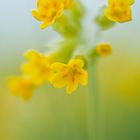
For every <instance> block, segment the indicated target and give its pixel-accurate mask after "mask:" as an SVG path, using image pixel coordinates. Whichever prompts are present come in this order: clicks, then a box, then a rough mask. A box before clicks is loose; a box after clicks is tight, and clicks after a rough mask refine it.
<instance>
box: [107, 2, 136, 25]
mask: <svg viewBox="0 0 140 140" xmlns="http://www.w3.org/2000/svg"><path fill="white" fill-rule="evenodd" d="M133 3H134V0H109V2H108V4H109V5H108V7H107V8H106V10H105V16H106V17H107V18H108V19H109V20H111V21H114V22H127V21H130V20H131V19H132V12H131V5H132V4H133Z"/></svg>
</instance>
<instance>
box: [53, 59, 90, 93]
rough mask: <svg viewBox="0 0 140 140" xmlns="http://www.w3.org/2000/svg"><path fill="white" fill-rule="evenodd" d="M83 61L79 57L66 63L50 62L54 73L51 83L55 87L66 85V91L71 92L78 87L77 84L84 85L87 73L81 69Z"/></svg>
mask: <svg viewBox="0 0 140 140" xmlns="http://www.w3.org/2000/svg"><path fill="white" fill-rule="evenodd" d="M83 67H84V62H83V61H82V60H81V59H72V60H70V61H69V63H68V64H63V63H59V62H56V63H54V64H52V69H53V70H54V72H55V74H54V77H53V78H52V81H51V83H52V84H53V86H54V87H55V88H62V87H64V86H66V91H67V93H68V94H71V93H72V92H73V91H75V90H76V89H77V87H78V84H79V83H80V84H81V85H86V84H87V82H88V74H87V72H86V71H85V70H84V69H83Z"/></svg>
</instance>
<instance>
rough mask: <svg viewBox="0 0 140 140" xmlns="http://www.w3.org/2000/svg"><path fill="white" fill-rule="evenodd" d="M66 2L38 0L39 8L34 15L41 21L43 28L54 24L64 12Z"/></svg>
mask: <svg viewBox="0 0 140 140" xmlns="http://www.w3.org/2000/svg"><path fill="white" fill-rule="evenodd" d="M63 10H64V3H63V1H62V0H37V10H33V11H32V15H33V17H34V18H36V19H37V20H39V21H42V24H41V25H40V28H41V29H44V28H46V27H48V26H49V25H52V24H53V23H54V22H55V21H56V20H57V19H58V18H59V17H60V16H61V15H62V13H63Z"/></svg>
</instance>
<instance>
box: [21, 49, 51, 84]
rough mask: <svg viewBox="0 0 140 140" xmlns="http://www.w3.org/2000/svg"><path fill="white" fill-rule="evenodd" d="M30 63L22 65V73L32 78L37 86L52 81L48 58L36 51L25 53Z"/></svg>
mask: <svg viewBox="0 0 140 140" xmlns="http://www.w3.org/2000/svg"><path fill="white" fill-rule="evenodd" d="M25 57H26V59H27V60H28V62H26V63H24V64H23V65H22V72H23V73H24V74H25V75H27V76H28V77H30V78H31V79H32V80H33V81H34V83H35V84H37V85H40V84H42V83H43V82H45V81H50V79H51V77H52V74H53V72H52V70H51V67H50V62H49V60H48V59H47V57H46V56H45V55H43V54H41V53H38V52H37V51H35V50H29V51H28V52H27V53H25Z"/></svg>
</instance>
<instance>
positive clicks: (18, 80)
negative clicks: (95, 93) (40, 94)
mask: <svg viewBox="0 0 140 140" xmlns="http://www.w3.org/2000/svg"><path fill="white" fill-rule="evenodd" d="M8 87H9V90H10V91H11V92H12V93H13V95H15V96H21V98H22V99H24V100H28V99H30V98H31V97H32V91H33V89H34V88H35V86H34V84H33V82H32V81H31V80H30V79H29V78H27V77H18V76H15V77H11V78H10V79H9V80H8Z"/></svg>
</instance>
